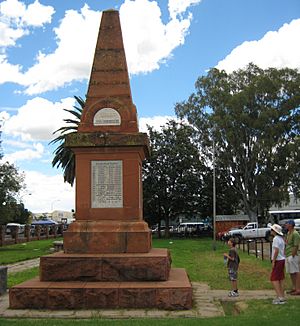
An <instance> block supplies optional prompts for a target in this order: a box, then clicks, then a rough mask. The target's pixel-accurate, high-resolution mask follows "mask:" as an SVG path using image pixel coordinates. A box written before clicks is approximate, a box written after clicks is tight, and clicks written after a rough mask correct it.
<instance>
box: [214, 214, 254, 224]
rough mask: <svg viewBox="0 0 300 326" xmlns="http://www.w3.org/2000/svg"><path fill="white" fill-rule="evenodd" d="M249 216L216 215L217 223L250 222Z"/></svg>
mask: <svg viewBox="0 0 300 326" xmlns="http://www.w3.org/2000/svg"><path fill="white" fill-rule="evenodd" d="M249 220H250V219H249V216H248V215H242V214H240V215H216V222H225V221H226V222H227V221H245V222H248V221H249Z"/></svg>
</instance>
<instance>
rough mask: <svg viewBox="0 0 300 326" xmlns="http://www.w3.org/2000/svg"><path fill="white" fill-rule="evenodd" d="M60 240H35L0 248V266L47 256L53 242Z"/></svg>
mask: <svg viewBox="0 0 300 326" xmlns="http://www.w3.org/2000/svg"><path fill="white" fill-rule="evenodd" d="M61 239H62V238H56V239H47V240H37V241H30V242H24V243H20V244H14V245H10V246H4V247H0V265H6V264H13V263H16V262H19V261H23V260H28V259H33V258H38V257H40V256H44V255H48V254H49V253H50V248H51V247H53V241H57V240H61Z"/></svg>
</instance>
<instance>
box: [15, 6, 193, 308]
mask: <svg viewBox="0 0 300 326" xmlns="http://www.w3.org/2000/svg"><path fill="white" fill-rule="evenodd" d="M65 146H66V147H68V148H70V149H71V150H72V151H73V153H74V154H75V166H76V171H75V175H76V221H75V222H73V223H72V224H71V225H70V226H69V228H68V230H67V231H66V232H64V252H59V253H55V254H52V255H49V256H44V257H41V259H40V277H39V278H37V279H34V280H31V281H27V282H24V283H22V284H19V285H17V286H14V287H12V288H11V289H10V291H9V300H10V307H11V308H14V309H95V308H110V309H111V308H135V309H136V308H159V309H175V310H180V309H190V308H191V307H192V287H191V283H190V281H189V279H188V276H187V274H186V271H185V270H184V269H173V268H171V257H170V253H169V251H168V250H167V249H153V248H152V238H151V231H150V229H149V227H148V225H147V223H146V222H145V221H144V220H143V195H142V194H143V187H142V162H143V160H144V159H145V158H146V157H148V156H149V140H148V137H147V134H144V133H140V132H139V130H138V121H137V113H136V108H135V105H134V104H133V102H132V97H131V90H130V84H129V76H128V70H127V64H126V57H125V51H124V46H123V40H122V31H121V26H120V20H119V13H118V12H117V11H115V10H108V11H105V12H103V14H102V20H101V25H100V30H99V35H98V40H97V45H96V50H95V56H94V62H93V67H92V71H91V77H90V82H89V88H88V92H87V99H86V103H85V107H84V109H83V112H82V117H81V121H80V125H79V127H78V131H77V132H75V133H71V134H69V135H67V137H66V141H65Z"/></svg>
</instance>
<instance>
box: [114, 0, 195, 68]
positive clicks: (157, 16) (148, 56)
mask: <svg viewBox="0 0 300 326" xmlns="http://www.w3.org/2000/svg"><path fill="white" fill-rule="evenodd" d="M188 2H189V3H190V2H191V1H188ZM198 2H199V1H198ZM185 9H186V8H185ZM174 10H175V9H174ZM177 12H179V11H177ZM175 16H176V15H175ZM175 16H173V17H171V19H170V21H169V22H168V23H167V24H164V23H163V22H162V19H161V10H160V8H159V6H158V3H157V2H156V1H148V0H136V1H130V0H126V1H125V2H124V4H123V5H122V6H121V8H120V17H121V22H122V32H123V38H124V46H125V50H126V56H127V63H128V69H129V72H130V73H131V74H139V73H147V72H151V71H153V70H155V69H158V68H159V66H160V64H161V63H163V62H165V61H166V60H167V59H169V58H170V57H171V56H172V51H173V50H174V49H175V48H176V47H177V46H179V45H182V44H183V43H184V38H185V36H186V35H187V33H188V29H189V27H190V24H191V20H192V15H191V14H188V16H187V18H185V19H183V18H176V17H175Z"/></svg>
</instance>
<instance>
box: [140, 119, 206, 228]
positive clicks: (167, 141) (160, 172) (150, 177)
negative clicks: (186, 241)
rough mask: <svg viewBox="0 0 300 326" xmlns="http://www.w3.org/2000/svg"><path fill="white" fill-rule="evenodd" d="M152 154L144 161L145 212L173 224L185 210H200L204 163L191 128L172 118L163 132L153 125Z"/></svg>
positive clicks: (149, 216) (148, 217)
mask: <svg viewBox="0 0 300 326" xmlns="http://www.w3.org/2000/svg"><path fill="white" fill-rule="evenodd" d="M149 133H150V152H151V156H150V158H149V159H148V160H146V161H145V162H144V166H143V172H144V180H143V187H144V215H145V217H146V219H147V220H148V221H149V219H150V220H151V219H152V220H151V221H152V222H154V223H159V225H160V222H161V221H162V220H164V221H165V225H166V232H168V230H169V224H170V222H171V221H172V220H174V219H175V218H176V217H178V215H179V214H181V213H185V214H186V215H188V216H192V215H195V213H197V212H199V204H200V201H201V190H202V183H203V180H202V175H203V164H202V163H201V162H200V160H199V153H198V149H197V146H196V145H195V143H194V142H193V130H192V128H191V127H189V126H187V125H184V124H178V123H176V122H175V121H170V122H169V123H168V124H167V125H166V126H164V127H163V128H162V131H161V132H158V131H154V130H153V129H152V128H149Z"/></svg>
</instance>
